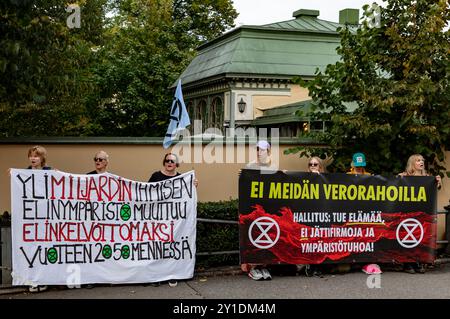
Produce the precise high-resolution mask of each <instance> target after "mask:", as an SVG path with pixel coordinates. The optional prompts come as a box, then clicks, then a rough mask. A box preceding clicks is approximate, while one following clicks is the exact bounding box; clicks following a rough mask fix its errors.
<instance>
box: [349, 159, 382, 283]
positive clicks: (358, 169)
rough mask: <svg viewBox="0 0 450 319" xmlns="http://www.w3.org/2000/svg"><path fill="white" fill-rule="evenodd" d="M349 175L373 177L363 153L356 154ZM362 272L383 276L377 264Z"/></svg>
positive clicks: (365, 266)
mask: <svg viewBox="0 0 450 319" xmlns="http://www.w3.org/2000/svg"><path fill="white" fill-rule="evenodd" d="M347 174H352V175H372V174H370V173H369V172H367V171H366V156H365V155H364V154H363V153H355V154H353V158H352V165H351V168H350V171H348V172H347ZM341 267H343V268H345V267H347V268H348V269H349V270H350V265H347V266H346V264H342V265H341ZM362 271H363V272H364V273H366V274H369V275H371V274H381V269H380V266H378V265H377V264H367V265H364V266H363V267H362Z"/></svg>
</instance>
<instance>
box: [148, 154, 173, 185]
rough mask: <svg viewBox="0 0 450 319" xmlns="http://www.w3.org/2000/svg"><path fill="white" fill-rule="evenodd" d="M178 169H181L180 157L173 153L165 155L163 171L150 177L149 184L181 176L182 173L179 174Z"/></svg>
mask: <svg viewBox="0 0 450 319" xmlns="http://www.w3.org/2000/svg"><path fill="white" fill-rule="evenodd" d="M178 167H180V163H179V162H178V156H176V155H175V154H172V153H167V154H166V155H164V159H163V169H162V170H160V171H156V172H154V173H153V174H152V176H150V178H149V180H148V182H149V183H155V182H160V181H164V180H166V179H169V178H173V177H175V176H178V175H180V173H179V172H177V168H178Z"/></svg>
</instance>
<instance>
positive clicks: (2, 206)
mask: <svg viewBox="0 0 450 319" xmlns="http://www.w3.org/2000/svg"><path fill="white" fill-rule="evenodd" d="M33 145H34V144H33ZM33 145H32V144H29V145H27V144H0V214H2V213H3V212H4V211H8V212H10V211H11V208H10V207H11V188H10V178H9V174H8V169H9V168H26V167H27V166H28V165H29V164H28V156H27V152H28V148H30V147H31V146H33ZM41 145H42V146H44V147H45V148H46V149H47V152H48V159H47V164H48V165H49V166H52V167H53V168H56V169H58V170H61V171H64V172H70V173H76V174H83V173H86V172H89V171H92V170H93V169H94V162H93V157H94V155H95V153H96V152H97V151H99V150H104V151H106V152H107V153H108V154H109V156H110V161H109V166H108V168H109V169H108V171H109V172H111V173H114V174H117V175H120V176H123V177H126V178H129V179H132V180H136V181H145V182H146V181H148V179H149V177H150V175H151V174H152V173H153V172H154V171H156V170H160V169H161V168H162V159H163V156H164V154H165V153H166V152H167V151H166V150H165V149H163V148H162V146H161V144H157V145H156V144H153V145H148V144H81V143H80V144H41ZM293 146H295V145H280V146H279V152H278V154H279V167H280V169H286V170H295V171H306V170H307V161H306V159H305V158H301V159H300V158H299V157H298V155H295V154H294V155H293V154H290V155H284V154H283V151H284V150H286V149H288V148H290V147H293ZM196 147H197V149H196V150H194V149H192V152H191V154H190V161H191V162H193V161H194V159H196V160H197V161H198V160H199V159H200V160H203V163H201V164H195V163H192V164H191V163H182V164H181V165H180V168H179V171H180V172H186V171H189V170H191V169H194V170H195V174H196V176H197V179H198V180H199V186H198V189H197V191H198V200H199V201H200V202H206V201H220V200H229V199H236V198H237V197H238V173H239V170H240V169H241V168H243V167H244V166H245V163H247V162H248V161H250V160H252V159H254V148H253V146H250V148H249V146H248V145H231V146H228V147H230V148H231V149H232V150H233V157H232V158H228V161H229V162H236V161H239V163H217V162H218V161H219V162H220V161H221V162H225V161H227V158H226V156H227V154H220V152H219V151H218V150H220V149H221V148H220V147H217V148H216V149H214V145H213V146H212V147H211V145H200V146H196ZM249 150H250V151H251V152H249ZM214 153H216V154H214ZM211 154H212V156H213V158H214V156H216V160H215V162H214V161H211V156H208V155H211ZM217 154H219V155H217ZM229 154H230V152H228V155H229ZM239 154H240V155H242V154H244V158H242V157H241V158H239V157H238V156H239ZM183 157H184V156H182V158H183ZM202 157H203V158H202ZM220 158H222V160H220ZM446 158H447V170H448V171H450V163H449V162H450V152H446ZM188 161H189V160H188ZM208 162H209V163H208ZM442 182H443V186H442V189H441V190H439V192H438V206H437V207H438V210H439V211H442V210H443V207H444V206H446V205H448V204H449V199H450V179H449V178H448V177H444V178H443V179H442ZM444 231H445V216H444V215H439V217H438V238H442V237H443V236H444Z"/></svg>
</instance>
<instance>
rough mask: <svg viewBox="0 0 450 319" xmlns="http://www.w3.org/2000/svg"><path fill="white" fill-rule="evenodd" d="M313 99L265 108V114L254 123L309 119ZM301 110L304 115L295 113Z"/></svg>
mask: <svg viewBox="0 0 450 319" xmlns="http://www.w3.org/2000/svg"><path fill="white" fill-rule="evenodd" d="M312 106H313V104H312V100H307V101H302V102H296V103H292V104H286V105H282V106H278V107H274V108H272V109H267V110H264V112H263V115H262V116H260V117H258V118H256V119H254V120H253V121H252V125H254V126H263V125H272V124H282V123H292V122H300V121H301V120H308V119H309V117H307V116H306V115H307V114H309V113H310V112H311V108H312ZM298 110H301V111H302V112H303V115H304V116H301V117H300V116H298V115H296V114H295V113H296V112H297V111H298Z"/></svg>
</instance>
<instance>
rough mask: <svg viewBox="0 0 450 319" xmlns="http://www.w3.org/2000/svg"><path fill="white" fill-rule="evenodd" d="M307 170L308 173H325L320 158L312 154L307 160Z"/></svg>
mask: <svg viewBox="0 0 450 319" xmlns="http://www.w3.org/2000/svg"><path fill="white" fill-rule="evenodd" d="M308 172H310V173H317V174H320V173H325V168H324V166H323V162H322V160H321V159H320V158H319V157H317V156H313V157H311V158H310V159H309V161H308Z"/></svg>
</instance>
